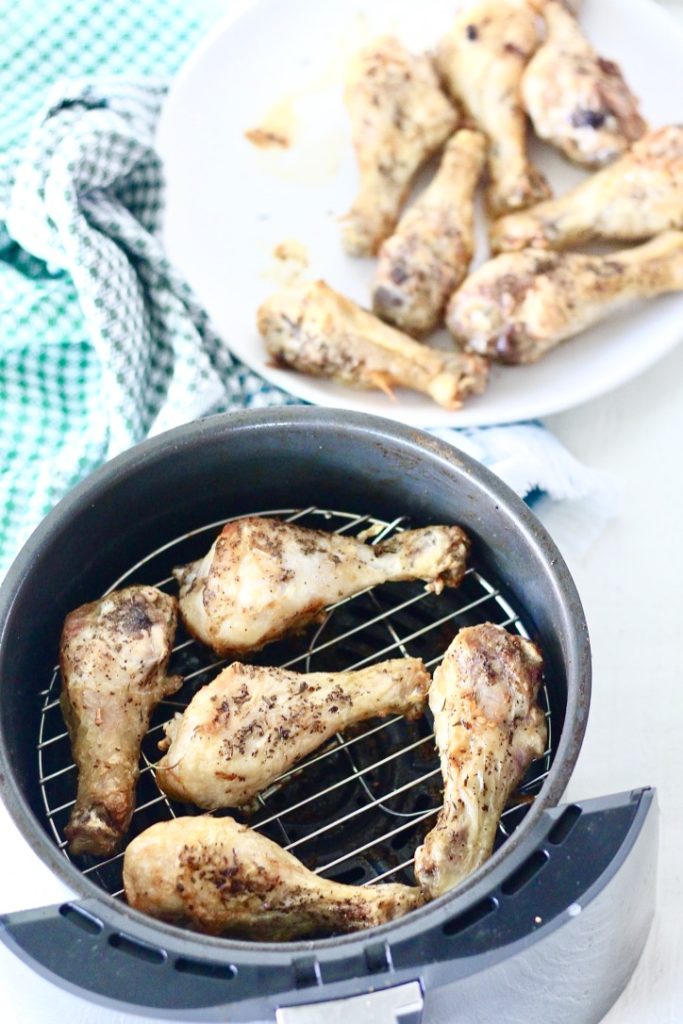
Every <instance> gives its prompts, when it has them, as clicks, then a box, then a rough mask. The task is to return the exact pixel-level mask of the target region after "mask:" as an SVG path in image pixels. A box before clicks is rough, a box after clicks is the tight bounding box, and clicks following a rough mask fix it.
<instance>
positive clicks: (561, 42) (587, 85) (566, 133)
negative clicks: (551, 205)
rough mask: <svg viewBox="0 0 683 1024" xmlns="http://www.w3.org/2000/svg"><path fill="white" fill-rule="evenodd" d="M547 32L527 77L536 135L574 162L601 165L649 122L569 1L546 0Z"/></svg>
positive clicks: (528, 104) (526, 92)
mask: <svg viewBox="0 0 683 1024" xmlns="http://www.w3.org/2000/svg"><path fill="white" fill-rule="evenodd" d="M541 8H542V11H543V15H544V17H545V22H546V27H547V35H546V40H545V42H544V43H543V44H542V45H541V46H540V48H539V49H538V50H537V51H536V53H535V54H534V56H533V57H532V58H531V60H530V61H529V64H528V65H527V68H526V71H525V72H524V76H523V78H522V98H523V100H524V105H525V107H526V111H527V113H528V114H529V116H530V118H531V120H532V122H533V125H534V128H535V129H536V134H537V135H538V136H539V137H540V138H542V139H546V140H547V141H548V142H551V143H552V144H553V145H554V146H557V148H558V149H561V150H562V152H563V153H565V155H566V156H568V157H569V158H570V159H571V160H575V161H576V162H577V163H579V164H584V165H585V166H587V167H599V166H602V165H603V164H607V163H610V161H612V160H614V159H616V157H618V156H621V154H622V153H624V152H625V150H627V149H628V148H629V146H630V145H631V143H633V142H635V140H636V139H639V138H640V136H641V135H642V134H643V132H644V131H645V130H646V128H647V125H646V123H645V121H644V120H643V118H642V117H641V116H640V113H639V111H638V101H637V99H636V98H635V96H634V95H633V93H632V92H631V91H630V89H629V87H628V85H627V84H626V82H625V81H624V78H623V75H622V73H621V71H620V69H619V67H618V65H616V64H614V63H612V61H609V60H605V59H604V58H602V57H600V56H598V54H597V53H596V52H595V50H594V49H593V47H592V46H591V44H590V43H589V42H588V40H587V39H586V37H585V36H584V34H583V32H582V31H581V28H580V26H579V24H578V22H577V20H576V18H575V17H574V16H573V14H572V13H571V12H570V11H569V10H568V9H567V6H566V3H565V2H563V0H544V2H543V0H542V2H541Z"/></svg>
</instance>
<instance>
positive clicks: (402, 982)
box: [0, 790, 657, 1024]
mask: <svg viewBox="0 0 683 1024" xmlns="http://www.w3.org/2000/svg"><path fill="white" fill-rule="evenodd" d="M532 835H533V844H534V845H531V844H528V843H527V844H524V845H523V846H521V847H518V848H517V849H513V850H512V851H511V855H510V857H509V858H507V859H506V860H505V861H504V862H501V867H502V866H503V863H504V864H505V872H504V873H503V872H500V871H499V872H497V873H496V879H497V881H496V883H495V884H494V885H493V886H491V885H490V884H489V885H488V887H487V880H486V879H482V883H481V884H480V885H479V886H475V888H474V889H473V890H472V891H471V893H468V894H463V896H462V897H461V898H459V899H456V900H455V901H454V902H453V903H452V904H448V903H447V904H445V905H444V906H443V907H442V908H441V911H442V912H440V913H436V914H435V915H433V917H432V919H431V920H430V922H429V925H426V924H421V923H419V922H416V924H415V927H414V928H410V927H408V928H401V927H400V924H401V922H397V924H398V925H399V927H397V928H396V930H395V933H393V934H391V935H390V937H389V938H388V939H387V940H386V941H383V942H378V941H377V938H374V939H373V937H372V936H370V935H368V936H367V938H365V937H363V936H358V939H357V940H356V942H355V943H354V944H346V943H339V944H336V945H334V946H331V947H328V948H321V949H319V950H315V949H311V950H310V952H305V953H302V952H301V950H298V951H297V950H294V951H293V953H292V954H291V956H279V957H278V956H275V955H274V956H273V957H272V958H270V962H268V963H267V964H266V963H265V960H267V959H269V958H268V956H267V954H265V955H264V953H263V952H262V947H260V948H259V947H256V948H255V950H254V951H253V952H252V950H251V949H250V948H249V947H245V948H244V949H242V950H239V949H237V948H235V947H234V946H230V945H227V944H225V945H223V944H217V943H207V946H206V950H205V951H202V952H201V953H200V956H201V957H202V959H199V958H196V957H195V956H194V955H193V954H196V952H197V944H196V943H189V942H187V940H185V939H184V937H182V936H181V937H179V938H175V937H173V938H171V937H170V936H169V935H168V933H166V939H164V937H163V934H162V932H161V931H160V929H159V928H158V927H157V925H156V924H155V922H153V921H152V920H151V919H150V921H149V923H147V922H144V923H143V922H140V921H139V920H138V919H137V917H136V919H135V920H133V919H132V918H131V916H130V913H129V912H128V910H127V908H126V907H125V905H121V906H120V909H117V910H114V911H112V907H111V905H110V904H105V902H104V901H103V900H102V901H101V900H99V899H91V900H85V901H82V902H80V903H77V902H74V903H64V904H59V905H56V906H51V907H44V908H41V909H38V910H30V911H23V912H19V913H14V914H7V915H5V916H4V917H0V941H3V942H4V943H5V944H6V945H8V946H9V947H10V948H11V949H12V950H13V951H14V952H15V953H16V954H17V955H18V956H19V957H20V958H21V959H22V960H24V961H26V962H27V963H28V964H30V966H31V967H33V968H34V969H35V970H37V971H38V972H39V973H41V974H42V975H44V976H45V977H47V978H48V979H49V980H51V981H52V982H54V983H57V984H61V985H62V986H63V987H65V988H67V989H69V990H70V991H72V992H74V993H76V994H77V995H80V996H81V997H83V996H84V995H90V996H91V998H93V999H95V1000H96V1001H98V1002H101V1003H105V1004H107V1005H110V1006H115V1007H117V1008H118V1009H122V1010H126V1011H128V1012H137V1013H147V1014H150V1015H154V1016H159V1015H160V1014H163V1016H164V1017H166V1019H168V1020H173V1019H175V1020H182V1021H183V1022H184V1024H186V1022H188V1021H224V1020H226V1019H230V1020H234V1021H264V1020H270V1021H272V1020H273V1019H275V1020H276V1021H277V1024H319V1022H320V1021H321V1020H322V1021H325V1022H326V1024H337V1022H338V1021H339V1022H341V1024H349V1021H350V1022H351V1024H366V1022H367V1024H420V1021H421V1019H422V992H423V991H424V992H425V997H426V1000H427V1002H428V1003H429V1005H430V1006H431V1011H430V1013H432V1014H433V1013H434V1012H435V1011H437V1010H438V1004H441V1006H442V1007H443V1009H442V1010H441V1016H439V1015H438V1012H437V1016H438V1019H439V1020H449V1021H453V1022H454V1024H455V1022H456V1021H457V1024H465V1022H468V1024H469V1022H470V1021H471V1017H470V1016H469V1011H468V1010H467V1009H466V1008H467V1007H470V1006H477V1013H478V1014H479V1019H482V1020H498V1019H501V1020H505V1021H506V1024H596V1022H598V1021H600V1020H601V1019H602V1017H603V1016H604V1014H605V1012H606V1011H607V1009H608V1008H609V1005H610V1004H611V1002H612V1001H613V1000H614V999H615V998H616V996H617V995H618V994H619V992H620V991H621V989H622V988H623V986H624V985H625V983H626V981H627V980H628V977H629V976H630V973H631V972H632V970H633V968H634V966H635V963H636V962H637V959H638V957H639V956H640V953H641V951H642V948H643V945H644V943H645V939H646V937H647V933H648V931H649V926H650V923H651V920H652V913H653V907H654V891H655V877H656V857H657V814H656V801H655V797H654V792H653V791H652V790H639V791H636V792H633V793H625V794H620V795H616V796H611V797H603V798H600V799H597V800H588V801H583V802H582V803H580V804H575V805H569V806H565V807H559V808H555V809H554V810H550V811H546V812H545V813H544V814H543V815H542V817H541V818H540V819H539V822H538V823H537V825H536V827H535V829H534V832H533V834H532ZM405 923H406V925H408V919H406V922H405ZM160 943H163V945H160ZM380 947H381V948H380ZM520 978H523V979H524V984H523V985H522V984H520ZM358 993H362V994H361V995H359V994H358ZM455 1008H457V1013H456V1009H455Z"/></svg>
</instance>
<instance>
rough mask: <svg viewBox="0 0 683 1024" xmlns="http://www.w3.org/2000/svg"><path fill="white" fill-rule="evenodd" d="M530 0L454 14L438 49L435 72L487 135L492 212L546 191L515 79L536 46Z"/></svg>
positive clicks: (489, 3) (489, 1)
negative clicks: (531, 150) (531, 152)
mask: <svg viewBox="0 0 683 1024" xmlns="http://www.w3.org/2000/svg"><path fill="white" fill-rule="evenodd" d="M538 41H539V39H538V28H537V14H536V12H535V10H534V8H533V6H532V4H531V2H530V0H481V2H480V3H476V4H472V5H469V6H468V7H466V9H465V10H464V11H462V12H461V13H459V14H458V15H457V17H456V20H455V24H454V25H453V28H452V30H451V32H450V33H449V34H448V35H447V36H446V37H445V38H444V39H443V40H442V41H441V43H440V44H439V48H438V51H437V70H438V71H439V73H440V74H441V76H442V78H443V79H444V81H445V83H446V85H447V87H448V89H449V91H450V93H451V94H452V96H453V97H454V98H455V99H456V100H459V101H460V102H461V103H462V104H463V106H464V107H465V110H466V111H467V113H468V114H469V115H470V116H471V117H472V118H473V119H474V121H475V123H476V125H477V127H478V128H481V130H482V131H483V132H485V133H486V134H487V136H488V138H489V161H488V166H489V175H490V178H491V183H490V187H489V190H488V205H489V208H490V210H491V213H492V214H494V215H495V216H498V215H500V214H501V213H506V212H507V211H508V210H517V209H521V208H523V207H525V206H531V205H532V203H537V202H538V201H539V200H541V199H545V198H546V197H547V196H549V195H550V189H549V187H548V183H547V182H546V180H545V178H544V177H543V175H542V174H541V172H540V171H539V170H538V168H537V167H535V166H534V165H533V164H532V163H531V162H530V160H529V158H528V156H527V152H526V116H525V114H524V111H523V110H522V104H521V96H520V82H521V78H522V72H523V71H524V67H525V65H526V62H527V61H528V60H529V57H530V56H531V54H532V53H533V52H534V50H535V49H536V47H537V45H538Z"/></svg>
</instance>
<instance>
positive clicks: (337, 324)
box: [258, 281, 488, 409]
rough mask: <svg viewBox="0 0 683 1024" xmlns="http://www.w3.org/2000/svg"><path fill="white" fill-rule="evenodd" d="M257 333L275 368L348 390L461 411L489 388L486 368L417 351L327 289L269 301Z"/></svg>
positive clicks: (295, 291) (286, 292) (472, 360)
mask: <svg viewBox="0 0 683 1024" xmlns="http://www.w3.org/2000/svg"><path fill="white" fill-rule="evenodd" d="M258 329H259V331H260V332H261V334H262V335H263V338H264V341H265V344H266V348H267V349H268V352H269V353H270V355H271V356H272V358H273V360H274V362H275V363H276V364H278V365H280V366H284V367H289V368H291V369H293V370H298V371H299V372H301V373H308V374H311V375H312V376H314V377H325V378H327V379H328V380H334V381H337V382H338V383H340V384H347V385H350V386H351V387H361V388H377V389H379V390H380V391H384V392H385V393H387V394H388V395H390V396H391V397H392V398H393V392H392V388H394V387H404V388H411V389H412V390H413V391H422V392H424V394H426V395H429V397H430V398H432V399H433V400H434V401H435V402H437V403H438V404H439V405H442V406H444V407H445V408H446V409H458V408H459V407H460V406H461V405H462V403H463V400H464V399H465V398H467V397H468V396H469V395H478V394H481V392H482V391H483V390H484V388H485V386H486V381H487V377H488V363H487V362H486V360H484V359H481V358H480V357H479V356H471V355H466V354H463V353H462V352H441V351H438V350H437V349H433V348H429V347H428V346H427V345H421V344H420V343H419V342H417V341H414V340H413V339H412V338H409V337H408V336H407V335H405V334H402V333H401V332H400V331H397V330H396V329H395V328H393V327H389V326H388V325H387V324H384V323H382V321H381V320H379V319H378V318H377V317H376V316H373V315H372V313H368V312H367V310H365V309H361V307H360V306H357V305H356V304H355V303H354V302H351V300H350V299H347V298H345V297H344V296H343V295H340V294H339V292H335V291H333V290H332V289H331V288H330V287H329V286H328V285H326V284H325V282H324V281H316V282H314V283H311V284H307V285H303V286H300V287H295V288H287V289H283V290H282V291H280V292H277V293H276V294H275V295H272V296H271V297H270V298H269V299H266V301H265V302H264V303H263V305H262V306H261V308H260V309H259V311H258Z"/></svg>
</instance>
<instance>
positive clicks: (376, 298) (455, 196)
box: [373, 129, 486, 335]
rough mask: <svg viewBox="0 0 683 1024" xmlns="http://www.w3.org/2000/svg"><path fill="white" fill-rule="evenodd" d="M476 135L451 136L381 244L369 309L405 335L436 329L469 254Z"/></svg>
mask: <svg viewBox="0 0 683 1024" xmlns="http://www.w3.org/2000/svg"><path fill="white" fill-rule="evenodd" d="M485 156H486V140H485V139H484V136H483V135H482V134H481V133H480V132H473V131H469V130H467V129H463V130H462V131H459V132H456V134H455V135H454V136H453V138H452V139H451V140H450V141H449V142H448V144H447V146H446V148H445V150H444V154H443V157H442V159H441V163H440V165H439V169H438V171H437V173H436V175H435V176H434V178H433V180H432V182H431V184H430V185H429V187H428V188H427V189H426V190H425V191H424V192H423V193H422V195H421V196H420V197H419V198H418V199H417V200H416V202H415V203H413V205H412V206H411V207H410V208H409V209H408V210H407V211H406V213H404V214H403V216H402V217H401V220H400V221H399V224H398V227H397V229H396V232H395V233H394V234H393V235H392V236H391V238H389V239H387V241H386V242H384V244H383V245H382V248H381V249H380V255H379V264H378V267H377V273H376V275H375V282H374V289H373V310H374V312H375V313H376V314H377V316H379V317H381V318H382V320H387V321H388V322H389V323H392V324H395V326H396V327H399V328H400V329H401V330H403V331H407V332H408V334H415V335H421V334H425V333H427V332H428V331H431V330H433V329H434V328H435V327H437V326H438V324H439V322H440V321H441V318H442V316H443V312H444V309H445V306H446V302H447V300H448V297H449V295H450V294H451V293H452V291H453V289H454V288H456V287H457V286H458V285H459V284H460V282H461V281H462V280H463V278H464V277H465V275H466V274H467V270H468V268H469V265H470V262H471V260H472V256H473V254H474V194H475V191H476V188H477V182H478V181H479V177H480V175H481V172H482V168H483V166H484V160H485Z"/></svg>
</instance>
